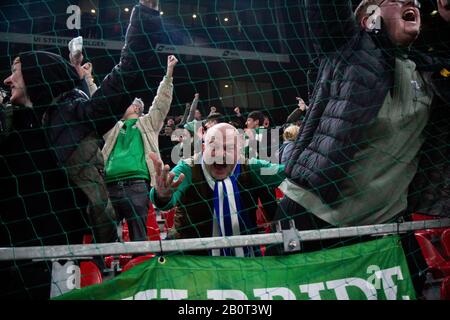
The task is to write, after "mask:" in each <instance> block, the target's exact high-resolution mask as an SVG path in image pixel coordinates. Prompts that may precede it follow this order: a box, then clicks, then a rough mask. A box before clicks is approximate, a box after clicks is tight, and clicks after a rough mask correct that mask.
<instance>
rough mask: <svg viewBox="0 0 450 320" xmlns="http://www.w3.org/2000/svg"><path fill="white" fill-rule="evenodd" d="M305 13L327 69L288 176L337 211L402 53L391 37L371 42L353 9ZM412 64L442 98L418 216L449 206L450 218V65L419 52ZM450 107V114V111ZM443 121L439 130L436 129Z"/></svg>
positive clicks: (414, 197) (319, 5) (341, 2)
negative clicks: (424, 73)
mask: <svg viewBox="0 0 450 320" xmlns="http://www.w3.org/2000/svg"><path fill="white" fill-rule="evenodd" d="M305 5H306V19H307V22H308V25H309V30H310V32H311V34H312V37H313V39H314V40H315V41H316V49H317V52H318V53H319V54H320V56H321V65H320V69H319V72H318V75H319V76H318V79H317V82H316V85H315V88H314V92H313V94H312V99H311V101H310V108H309V110H308V112H307V114H306V117H305V120H304V122H303V126H302V129H301V132H300V134H299V138H298V140H297V141H296V145H295V149H294V151H293V154H292V159H291V161H289V163H288V164H287V167H286V173H287V177H288V179H290V180H291V181H292V182H294V183H295V184H297V185H299V186H301V187H303V188H306V189H307V190H310V191H312V192H314V193H315V194H317V195H318V196H319V197H320V198H321V199H322V200H323V201H324V202H326V203H328V204H329V205H331V206H332V205H333V203H336V202H337V203H338V202H339V200H340V190H341V188H342V185H343V183H345V181H346V180H347V179H350V177H349V176H348V169H349V167H350V165H351V164H352V159H353V157H354V155H355V153H356V151H358V150H360V149H361V148H363V147H364V144H363V141H362V133H363V132H364V131H365V130H366V129H367V128H368V125H369V124H371V122H372V121H373V120H374V119H375V118H376V116H377V114H378V111H379V110H380V108H381V106H382V105H383V102H384V100H385V97H386V95H387V94H390V89H392V87H393V80H394V79H393V77H394V74H393V72H394V63H395V52H396V50H397V49H395V48H393V47H392V46H391V45H390V43H389V41H388V40H387V39H386V38H387V37H385V36H384V35H383V33H381V34H380V35H371V34H368V33H367V32H365V31H363V30H361V29H360V28H359V26H357V25H356V21H355V18H354V15H353V12H352V10H351V8H352V7H351V1H348V0H336V1H329V0H305ZM410 58H411V59H412V60H413V61H414V62H415V63H416V64H417V68H418V70H419V71H429V72H432V73H433V77H432V87H433V89H434V93H435V99H434V101H433V106H432V110H433V111H432V115H431V119H430V122H429V126H428V127H427V129H426V130H425V134H426V135H427V138H428V139H427V141H426V143H425V145H424V146H423V148H422V151H421V152H422V153H423V156H422V157H421V158H422V160H421V166H420V167H419V170H418V176H417V178H416V179H415V183H414V184H412V185H411V191H410V200H411V201H410V209H411V210H418V209H419V208H422V211H425V210H426V211H429V210H431V209H432V206H436V205H437V203H440V205H438V206H440V207H441V209H442V208H443V206H444V203H447V207H445V210H447V214H448V210H449V207H448V199H449V198H448V196H449V194H448V193H447V194H446V193H445V192H442V191H443V190H445V188H448V179H447V181H445V178H446V177H448V159H449V157H448V156H449V153H448V143H449V140H448V132H449V130H448V129H449V127H448V123H449V122H448V120H449V119H450V118H449V113H448V109H449V108H448V103H449V102H450V81H449V79H448V78H445V77H443V76H441V74H440V71H441V70H442V69H443V68H444V67H446V68H447V69H449V70H450V68H449V67H450V64H449V62H450V61H444V60H442V59H433V58H431V57H428V56H426V55H424V54H421V53H419V52H411V53H410ZM445 104H446V105H447V107H446V108H443V106H444V105H445ZM443 111H445V112H443ZM437 118H439V119H440V121H439V122H435V121H433V120H436V119H437ZM438 140H439V141H438ZM433 147H434V149H433ZM436 147H438V149H436ZM431 150H434V152H431ZM445 170H447V171H446V172H447V176H446V175H445V174H444V171H445ZM419 176H420V178H419ZM430 176H433V177H434V178H433V179H430ZM446 183H447V184H446ZM427 194H428V197H429V198H430V199H431V198H433V200H432V201H431V202H430V201H428V202H426V201H425V199H424V198H423V197H424V196H425V195H427ZM430 195H433V196H430ZM444 214H445V213H444Z"/></svg>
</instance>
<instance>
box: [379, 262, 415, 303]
mask: <svg viewBox="0 0 450 320" xmlns="http://www.w3.org/2000/svg"><path fill="white" fill-rule="evenodd" d="M375 275H376V276H377V277H378V278H380V279H382V282H383V289H384V294H385V295H386V299H387V300H397V285H396V284H395V283H394V281H393V280H392V276H394V275H395V276H397V281H398V280H403V274H402V270H401V269H400V267H398V266H397V267H393V268H389V269H384V270H380V271H377V272H375ZM402 299H403V300H409V296H402Z"/></svg>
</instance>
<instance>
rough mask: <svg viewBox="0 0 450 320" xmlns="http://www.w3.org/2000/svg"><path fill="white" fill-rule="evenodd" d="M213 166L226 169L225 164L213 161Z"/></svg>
mask: <svg viewBox="0 0 450 320" xmlns="http://www.w3.org/2000/svg"><path fill="white" fill-rule="evenodd" d="M213 167H214V169H218V170H223V169H226V167H227V164H219V163H214V164H213Z"/></svg>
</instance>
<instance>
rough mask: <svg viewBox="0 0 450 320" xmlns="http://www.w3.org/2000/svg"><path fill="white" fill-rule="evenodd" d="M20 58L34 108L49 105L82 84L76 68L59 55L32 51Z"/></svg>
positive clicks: (22, 54) (21, 55)
mask: <svg viewBox="0 0 450 320" xmlns="http://www.w3.org/2000/svg"><path fill="white" fill-rule="evenodd" d="M19 57H20V62H21V64H22V75H23V79H24V81H25V85H26V88H27V93H28V96H29V97H30V100H31V102H32V103H33V105H34V106H43V105H48V104H50V103H51V102H52V101H53V99H54V98H56V97H58V96H59V95H61V94H62V93H65V92H67V91H70V90H72V89H73V88H75V87H77V86H78V85H79V84H80V78H79V76H78V74H77V72H76V70H75V68H74V67H73V66H71V65H70V64H69V63H68V62H67V61H66V60H65V59H64V58H63V57H61V56H60V55H58V54H54V53H51V52H45V51H30V52H25V53H21V54H20V55H19Z"/></svg>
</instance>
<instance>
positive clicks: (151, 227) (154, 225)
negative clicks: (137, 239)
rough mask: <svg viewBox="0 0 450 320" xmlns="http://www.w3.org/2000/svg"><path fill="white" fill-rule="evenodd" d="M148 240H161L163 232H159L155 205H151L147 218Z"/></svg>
mask: <svg viewBox="0 0 450 320" xmlns="http://www.w3.org/2000/svg"><path fill="white" fill-rule="evenodd" d="M146 227H147V240H149V241H155V240H161V232H160V230H159V225H158V221H157V220H156V212H155V209H154V208H153V205H152V204H151V203H150V208H149V209H148V216H147V225H146Z"/></svg>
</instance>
